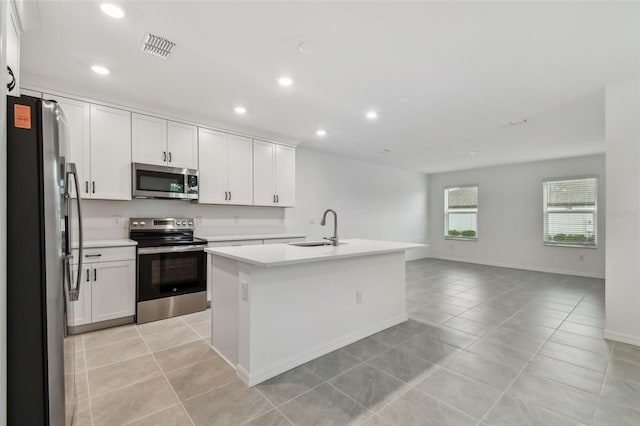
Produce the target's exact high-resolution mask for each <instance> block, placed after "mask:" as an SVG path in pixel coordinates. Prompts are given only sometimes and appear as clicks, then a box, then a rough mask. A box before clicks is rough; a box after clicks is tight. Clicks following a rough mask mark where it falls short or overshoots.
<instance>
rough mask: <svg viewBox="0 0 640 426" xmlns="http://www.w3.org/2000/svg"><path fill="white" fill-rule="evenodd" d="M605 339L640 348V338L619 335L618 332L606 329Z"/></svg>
mask: <svg viewBox="0 0 640 426" xmlns="http://www.w3.org/2000/svg"><path fill="white" fill-rule="evenodd" d="M604 338H605V339H607V340H613V341H616V342H622V343H628V344H629V345H635V346H640V336H635V335H633V334H627V333H618V332H617V331H611V330H607V329H606V328H605V329H604Z"/></svg>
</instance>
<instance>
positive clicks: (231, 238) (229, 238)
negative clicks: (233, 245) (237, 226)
mask: <svg viewBox="0 0 640 426" xmlns="http://www.w3.org/2000/svg"><path fill="white" fill-rule="evenodd" d="M196 237H198V238H202V239H204V240H207V241H209V242H220V241H243V240H274V239H280V238H305V237H306V235H305V234H250V235H211V236H205V235H196Z"/></svg>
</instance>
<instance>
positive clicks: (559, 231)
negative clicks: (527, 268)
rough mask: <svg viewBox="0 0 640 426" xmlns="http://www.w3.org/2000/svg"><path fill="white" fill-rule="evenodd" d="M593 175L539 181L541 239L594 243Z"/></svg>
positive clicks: (570, 242) (579, 243) (554, 241)
mask: <svg viewBox="0 0 640 426" xmlns="http://www.w3.org/2000/svg"><path fill="white" fill-rule="evenodd" d="M597 187H598V183H597V178H595V177H589V178H579V179H555V180H552V179H550V180H546V181H545V182H543V204H544V206H543V208H544V242H545V243H546V244H562V245H578V246H595V245H596V239H597V220H596V214H597Z"/></svg>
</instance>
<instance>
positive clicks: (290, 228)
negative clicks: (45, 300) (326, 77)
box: [83, 148, 428, 258]
mask: <svg viewBox="0 0 640 426" xmlns="http://www.w3.org/2000/svg"><path fill="white" fill-rule="evenodd" d="M427 190H428V182H427V176H426V175H424V174H422V173H417V172H410V171H405V170H400V169H396V168H391V167H386V166H381V165H377V164H372V163H367V162H364V161H360V160H352V159H347V158H342V157H339V156H336V155H332V154H326V153H322V152H319V151H313V150H309V149H305V148H298V149H297V152H296V207H294V208H289V209H283V208H276V207H239V206H212V205H199V204H191V203H189V202H184V201H172V200H132V201H101V200H84V203H83V216H84V220H85V223H84V230H85V238H86V239H108V238H126V236H127V234H128V219H129V218H130V217H145V216H146V217H158V216H182V217H195V218H200V219H199V220H196V233H197V235H203V236H207V235H238V234H263V233H281V232H301V233H304V234H307V235H309V238H311V239H321V238H322V237H323V236H331V235H332V233H333V218H331V219H330V220H329V223H328V224H327V226H326V227H322V226H320V218H321V216H322V213H323V212H324V210H325V209H327V208H333V209H334V210H336V211H337V212H338V225H339V226H338V232H339V237H340V238H370V239H381V240H392V241H404V242H417V243H424V242H425V241H426V234H427ZM310 222H313V224H312V223H310ZM418 257H426V252H425V251H424V250H422V251H419V250H418V251H414V252H412V253H411V254H410V255H409V256H408V258H418Z"/></svg>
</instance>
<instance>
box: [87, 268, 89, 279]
mask: <svg viewBox="0 0 640 426" xmlns="http://www.w3.org/2000/svg"><path fill="white" fill-rule="evenodd" d="M87 282H89V268H87Z"/></svg>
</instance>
